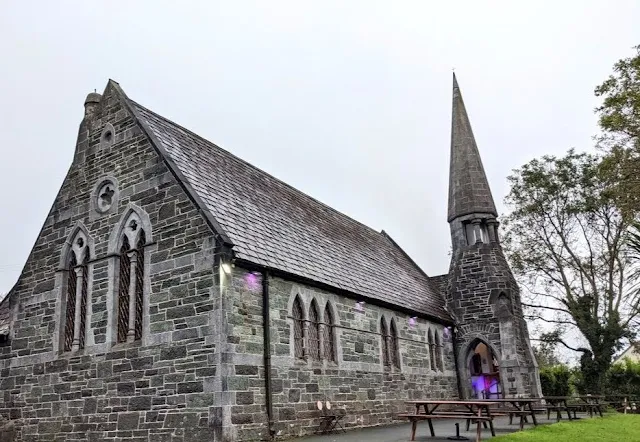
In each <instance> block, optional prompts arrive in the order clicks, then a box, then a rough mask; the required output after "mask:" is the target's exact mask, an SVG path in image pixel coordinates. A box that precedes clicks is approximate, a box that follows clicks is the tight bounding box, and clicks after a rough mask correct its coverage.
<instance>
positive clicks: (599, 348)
mask: <svg viewBox="0 0 640 442" xmlns="http://www.w3.org/2000/svg"><path fill="white" fill-rule="evenodd" d="M611 167H612V166H611V165H607V168H605V167H603V163H602V158H601V157H599V156H597V155H590V154H586V153H576V152H575V151H573V150H570V151H569V152H568V153H567V154H566V155H565V156H563V157H555V156H544V157H542V158H540V159H534V160H532V161H530V162H529V163H527V164H525V165H524V166H522V167H521V168H520V169H517V170H515V171H514V174H513V175H512V176H510V177H509V181H510V183H511V190H510V193H509V195H508V196H507V198H506V202H507V204H508V205H509V206H510V208H511V213H510V214H509V216H508V217H506V219H505V225H506V227H507V234H506V237H505V241H504V245H505V250H506V251H507V254H508V256H509V258H510V260H511V262H512V264H513V269H514V271H515V273H516V276H518V277H519V281H520V282H521V284H522V285H523V286H525V287H526V289H527V290H526V291H525V294H529V299H525V302H523V305H524V306H525V307H529V309H530V310H529V312H528V314H529V315H530V317H533V318H542V319H543V320H545V321H547V322H550V323H552V324H554V325H555V326H557V328H556V330H554V333H551V334H549V335H548V336H547V337H545V338H544V340H545V341H547V342H557V343H562V344H563V345H564V346H568V345H567V344H566V343H565V342H564V341H563V340H562V331H563V329H564V328H566V327H572V328H573V327H575V328H577V329H578V330H579V331H580V333H581V334H582V335H583V336H584V338H585V339H586V341H587V342H588V347H580V348H573V349H574V350H576V351H579V352H580V353H581V358H580V364H581V368H582V371H583V374H584V378H583V379H584V383H585V388H586V389H587V390H588V391H589V392H590V393H596V392H599V391H600V389H601V388H602V386H603V384H602V377H603V375H604V373H606V372H607V370H608V368H609V366H610V364H611V359H612V356H613V354H614V353H615V352H616V351H617V350H618V349H619V348H620V345H621V341H622V340H623V339H624V338H629V337H630V336H631V335H632V333H631V327H630V323H631V321H632V320H633V319H634V318H635V317H636V316H637V315H638V312H639V309H640V306H639V305H638V302H637V301H638V300H637V299H636V297H635V296H633V295H632V294H630V292H629V288H630V287H631V285H632V284H633V282H634V281H632V280H630V277H631V275H630V274H629V268H628V266H627V265H626V263H627V257H626V249H625V241H626V235H627V232H628V229H629V223H628V221H627V218H626V217H625V216H622V215H621V212H620V210H619V208H618V205H617V199H616V198H617V193H616V192H615V191H614V189H613V187H612V185H611V182H612V179H611V174H610V168H611ZM540 312H542V313H540ZM544 312H547V314H546V315H545V314H544ZM551 315H553V316H551ZM568 347H570V346H568ZM570 348H572V347H570Z"/></svg>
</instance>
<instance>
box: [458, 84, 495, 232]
mask: <svg viewBox="0 0 640 442" xmlns="http://www.w3.org/2000/svg"><path fill="white" fill-rule="evenodd" d="M476 212H479V213H488V214H491V215H493V216H498V212H497V211H496V206H495V204H494V202H493V196H492V195H491V188H490V187H489V182H488V180H487V176H486V174H485V172H484V166H483V165H482V159H481V158H480V153H479V151H478V146H477V145H476V140H475V137H474V136H473V131H472V130H471V123H470V122H469V116H468V115H467V110H466V109H465V106H464V101H463V100H462V93H461V92H460V87H459V86H458V81H457V80H456V75H455V74H453V106H452V113H451V165H450V171H449V213H448V216H447V220H448V221H451V220H453V219H454V218H456V217H458V216H464V215H468V214H470V213H476Z"/></svg>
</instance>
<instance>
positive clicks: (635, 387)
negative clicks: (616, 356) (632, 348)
mask: <svg viewBox="0 0 640 442" xmlns="http://www.w3.org/2000/svg"><path fill="white" fill-rule="evenodd" d="M606 385H607V388H606V389H607V394H612V395H616V394H628V395H631V396H640V362H635V361H632V360H631V359H628V358H627V359H625V360H624V362H622V363H618V364H613V365H612V366H611V369H610V370H609V372H608V373H607V378H606Z"/></svg>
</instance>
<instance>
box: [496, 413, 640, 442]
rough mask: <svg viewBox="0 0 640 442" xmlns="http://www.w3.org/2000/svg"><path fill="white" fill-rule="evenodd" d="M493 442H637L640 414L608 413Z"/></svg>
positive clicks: (533, 429)
mask: <svg viewBox="0 0 640 442" xmlns="http://www.w3.org/2000/svg"><path fill="white" fill-rule="evenodd" d="M491 440H492V441H494V440H495V441H496V442H560V441H561V442H573V441H579V442H596V441H598V442H599V441H612V442H613V441H620V442H640V415H637V414H636V415H632V414H609V415H605V417H603V418H592V419H589V418H585V419H581V420H579V421H577V422H560V423H557V424H551V425H540V426H538V427H536V428H532V429H531V430H525V431H519V432H517V433H512V434H509V435H506V436H500V437H496V438H494V439H491Z"/></svg>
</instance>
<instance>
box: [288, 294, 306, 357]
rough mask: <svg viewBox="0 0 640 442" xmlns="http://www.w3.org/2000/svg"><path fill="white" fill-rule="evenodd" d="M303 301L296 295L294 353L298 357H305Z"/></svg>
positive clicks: (292, 314) (294, 301)
mask: <svg viewBox="0 0 640 442" xmlns="http://www.w3.org/2000/svg"><path fill="white" fill-rule="evenodd" d="M303 311H304V310H303V309H302V301H300V297H299V296H296V299H294V300H293V308H292V311H291V316H292V317H293V354H294V356H295V357H296V358H299V359H304V316H303V314H302V312H303Z"/></svg>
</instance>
